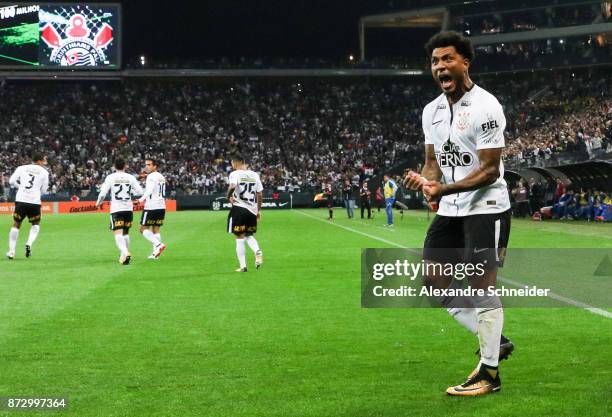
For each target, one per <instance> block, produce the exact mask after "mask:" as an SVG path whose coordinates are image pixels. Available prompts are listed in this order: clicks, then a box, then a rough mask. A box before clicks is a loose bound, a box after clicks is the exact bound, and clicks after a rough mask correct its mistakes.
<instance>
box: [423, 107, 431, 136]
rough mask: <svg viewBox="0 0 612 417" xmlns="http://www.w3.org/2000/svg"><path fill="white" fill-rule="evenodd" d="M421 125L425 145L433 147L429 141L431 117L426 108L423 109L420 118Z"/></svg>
mask: <svg viewBox="0 0 612 417" xmlns="http://www.w3.org/2000/svg"><path fill="white" fill-rule="evenodd" d="M421 124H422V126H423V134H424V135H425V145H433V142H432V140H431V132H430V129H431V116H430V115H429V112H428V111H427V107H425V109H423V116H422V117H421Z"/></svg>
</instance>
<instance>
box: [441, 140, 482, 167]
mask: <svg viewBox="0 0 612 417" xmlns="http://www.w3.org/2000/svg"><path fill="white" fill-rule="evenodd" d="M436 158H437V159H438V165H440V168H450V167H453V168H454V167H469V166H470V165H472V164H473V163H474V156H472V154H471V153H469V152H462V151H461V147H460V146H459V145H458V144H456V143H454V142H451V140H450V138H449V139H448V140H447V141H446V142H444V143H443V144H442V147H441V148H440V152H436Z"/></svg>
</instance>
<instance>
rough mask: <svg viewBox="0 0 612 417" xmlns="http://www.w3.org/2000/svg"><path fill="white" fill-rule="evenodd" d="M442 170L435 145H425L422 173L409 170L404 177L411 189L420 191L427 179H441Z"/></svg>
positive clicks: (405, 183)
mask: <svg viewBox="0 0 612 417" xmlns="http://www.w3.org/2000/svg"><path fill="white" fill-rule="evenodd" d="M440 178H442V170H441V169H440V166H439V165H438V160H437V159H436V151H435V150H434V146H433V145H425V165H424V166H423V170H422V172H421V174H419V173H418V172H414V171H408V173H406V176H405V177H404V186H405V187H407V188H408V189H410V190H415V191H420V190H421V189H422V188H423V184H424V183H425V181H426V180H430V181H440Z"/></svg>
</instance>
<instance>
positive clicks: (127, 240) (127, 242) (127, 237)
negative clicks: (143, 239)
mask: <svg viewBox="0 0 612 417" xmlns="http://www.w3.org/2000/svg"><path fill="white" fill-rule="evenodd" d="M123 240H125V247H126V249H128V250H129V249H130V235H123Z"/></svg>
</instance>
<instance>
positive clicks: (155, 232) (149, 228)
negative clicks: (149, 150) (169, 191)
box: [138, 158, 166, 259]
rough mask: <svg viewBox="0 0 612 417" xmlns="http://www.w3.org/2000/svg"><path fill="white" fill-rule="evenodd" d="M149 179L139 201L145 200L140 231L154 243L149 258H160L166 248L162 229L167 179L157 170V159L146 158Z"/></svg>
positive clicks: (164, 215)
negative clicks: (161, 232) (162, 237)
mask: <svg viewBox="0 0 612 417" xmlns="http://www.w3.org/2000/svg"><path fill="white" fill-rule="evenodd" d="M145 171H146V173H147V181H146V185H145V192H144V194H143V195H142V197H140V198H139V199H138V201H140V202H141V203H142V202H145V206H144V210H143V212H142V216H141V217H140V233H142V235H143V236H144V238H145V239H147V240H148V241H149V242H151V244H152V245H153V253H151V255H149V259H158V258H159V257H160V256H161V254H162V252H163V251H164V250H165V249H166V245H165V244H163V243H162V241H161V234H160V233H159V232H160V229H161V227H162V226H163V225H164V220H165V218H166V200H165V197H166V179H165V178H164V176H163V175H162V174H160V173H159V172H158V171H157V161H155V160H154V159H151V158H149V159H145Z"/></svg>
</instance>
